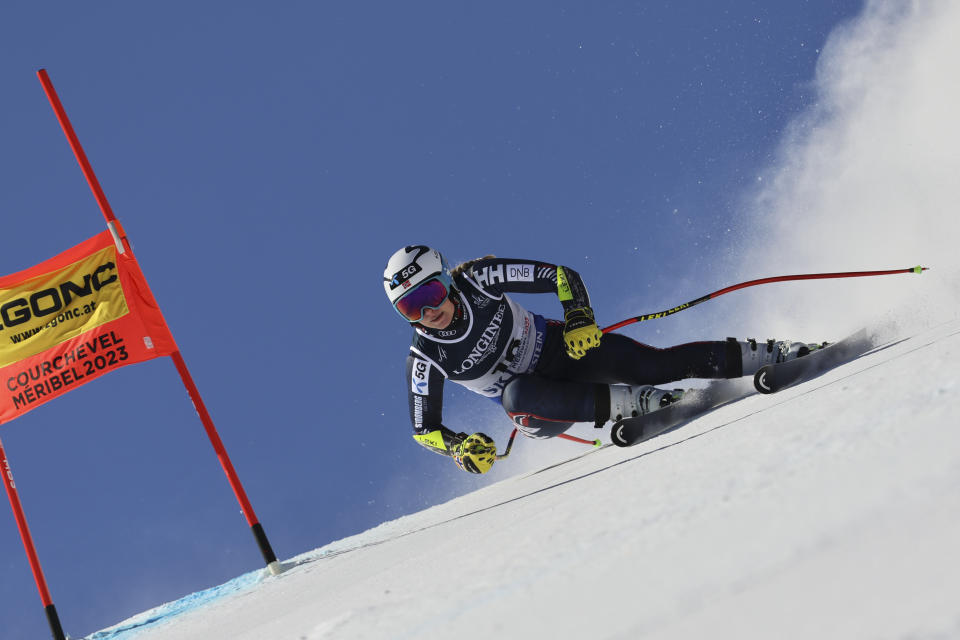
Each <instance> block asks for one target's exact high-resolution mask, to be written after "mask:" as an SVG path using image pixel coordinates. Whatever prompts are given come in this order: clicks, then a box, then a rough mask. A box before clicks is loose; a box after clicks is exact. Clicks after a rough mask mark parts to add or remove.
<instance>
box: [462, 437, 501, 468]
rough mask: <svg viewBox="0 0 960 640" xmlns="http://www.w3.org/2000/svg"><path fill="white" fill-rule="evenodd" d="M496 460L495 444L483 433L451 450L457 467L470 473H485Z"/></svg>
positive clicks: (468, 438)
mask: <svg viewBox="0 0 960 640" xmlns="http://www.w3.org/2000/svg"><path fill="white" fill-rule="evenodd" d="M496 459H497V444H496V443H495V442H494V441H493V438H491V437H490V436H488V435H486V434H483V433H475V434H473V435H472V436H468V437H467V439H466V440H464V441H463V442H461V443H460V444H458V445H457V446H456V447H455V448H454V450H453V460H454V462H456V463H457V466H458V467H460V468H461V469H463V470H464V471H469V472H470V473H486V472H487V471H490V467H492V466H493V463H494V462H495V461H496Z"/></svg>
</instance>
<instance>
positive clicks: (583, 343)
mask: <svg viewBox="0 0 960 640" xmlns="http://www.w3.org/2000/svg"><path fill="white" fill-rule="evenodd" d="M469 271H470V275H472V276H473V278H474V279H475V280H476V282H477V283H478V284H479V285H481V286H482V287H484V288H485V289H488V290H493V291H495V292H498V293H499V292H506V293H549V292H555V293H556V294H557V297H558V298H559V299H560V304H562V305H563V319H564V328H563V342H564V344H566V346H567V355H569V356H570V357H571V358H573V359H575V360H576V359H579V358H582V357H583V356H585V355H586V353H587V351H589V350H590V349H593V348H594V347H597V346H599V345H600V338H601V337H603V334H602V333H601V332H600V328H599V327H597V321H596V320H595V319H594V317H593V309H591V308H590V294H588V293H587V287H586V285H584V284H583V279H582V278H581V277H580V274H579V273H577V272H576V271H574V270H573V269H571V268H570V267H563V266H556V265H552V264H549V263H546V262H537V261H534V260H516V259H509V258H481V259H480V260H477V261H475V262H473V263H472V264H470V266H469Z"/></svg>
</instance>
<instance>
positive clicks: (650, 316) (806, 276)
mask: <svg viewBox="0 0 960 640" xmlns="http://www.w3.org/2000/svg"><path fill="white" fill-rule="evenodd" d="M927 270H928V269H927V267H909V268H907V269H885V270H882V271H843V272H837V273H802V274H799V275H793V276H774V277H772V278H760V279H759V280H749V281H747V282H741V283H740V284H734V285H731V286H729V287H726V288H724V289H720V290H718V291H714V292H713V293H708V294H707V295H705V296H703V297H700V298H697V299H696V300H691V301H690V302H685V303H683V304H681V305H680V306H678V307H673V308H672V309H667V310H665V311H658V312H656V313H647V314H644V315H640V316H635V317H633V318H627V319H626V320H621V321H620V322H618V323H616V324H612V325H610V326H609V327H605V328H604V329H603V332H604V333H609V332H610V331H616V330H617V329H619V328H621V327H625V326H627V325H628V324H633V323H634V322H643V321H645V320H654V319H656V318H665V317H666V316H670V315H673V314H675V313H679V312H680V311H683V310H684V309H689V308H690V307H693V306H696V305H698V304H700V303H701V302H706V301H707V300H713V299H714V298H717V297H719V296H722V295H723V294H725V293H730V292H731V291H737V290H738V289H746V288H747V287H755V286H757V285H758V284H769V283H771V282H787V281H789V280H822V279H826V278H863V277H867V276H888V275H893V274H895V273H923V272H924V271H927Z"/></svg>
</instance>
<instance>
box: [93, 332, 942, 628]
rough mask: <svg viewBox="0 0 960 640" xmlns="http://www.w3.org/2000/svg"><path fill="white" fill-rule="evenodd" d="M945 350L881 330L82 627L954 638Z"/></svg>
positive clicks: (932, 341) (934, 339) (932, 336)
mask: <svg viewBox="0 0 960 640" xmlns="http://www.w3.org/2000/svg"><path fill="white" fill-rule="evenodd" d="M888 338H889V336H888ZM958 361H960V321H957V320H954V321H951V322H948V323H945V324H941V325H939V326H937V327H934V328H932V329H928V330H926V331H924V332H922V333H920V334H917V335H914V336H911V337H907V338H902V337H901V338H894V339H893V340H892V341H890V342H887V343H885V344H884V345H883V346H881V347H879V348H877V349H875V350H874V351H872V352H870V353H868V354H866V355H864V356H863V357H861V358H858V359H856V360H854V361H852V362H849V363H847V364H845V365H842V366H840V367H838V368H836V369H833V370H831V371H829V372H827V373H825V374H823V375H821V376H820V377H817V378H815V379H813V380H810V381H808V382H805V383H803V384H801V385H799V386H796V387H793V388H790V389H787V390H784V391H782V392H781V393H778V394H776V395H772V396H761V395H758V394H751V395H748V396H747V397H746V398H744V399H742V400H740V401H738V402H735V403H732V404H729V405H727V406H724V407H721V408H719V409H717V410H715V411H713V412H712V413H710V414H708V415H706V416H703V417H701V418H699V419H697V420H695V421H692V422H690V423H688V424H687V425H685V426H684V427H682V428H681V429H678V430H677V431H674V432H672V433H669V434H667V435H664V436H661V437H659V438H657V439H655V440H652V441H650V442H647V443H643V444H641V445H638V446H636V447H633V448H629V449H618V448H615V447H607V448H603V449H599V450H592V451H590V452H589V453H586V454H585V455H580V456H579V457H575V458H573V459H571V460H569V461H566V462H563V463H561V464H557V465H554V466H551V467H548V468H545V469H541V470H538V471H535V472H530V473H525V474H522V475H518V476H515V477H512V478H509V479H507V480H504V481H502V482H499V483H497V484H494V485H491V486H488V487H485V488H483V489H480V490H478V491H476V492H474V493H471V494H469V495H465V496H463V497H460V498H457V499H455V500H452V501H450V502H448V503H446V504H443V505H440V506H437V507H433V508H430V509H427V510H425V511H422V512H420V513H417V514H414V515H410V516H407V517H403V518H400V519H398V520H395V521H392V522H387V523H384V524H382V525H381V526H379V527H376V528H374V529H371V530H370V531H367V532H365V533H362V534H360V535H357V536H354V537H351V538H347V539H345V540H341V541H339V542H335V543H333V544H330V545H327V546H325V547H322V548H320V549H317V550H315V551H313V552H310V553H307V554H304V555H302V556H299V557H297V558H293V559H291V560H289V561H288V562H287V563H285V564H286V565H287V566H288V567H289V568H288V569H287V570H286V571H285V572H284V573H282V574H281V575H279V576H267V575H265V571H256V572H253V573H251V574H247V575H246V576H241V577H240V578H237V580H235V581H233V582H231V583H228V584H226V585H223V586H221V587H217V588H215V589H211V590H208V591H205V592H202V593H200V594H195V595H194V596H191V597H189V598H185V599H184V600H182V601H179V602H174V603H170V604H168V605H165V606H163V607H160V608H158V609H156V610H154V611H151V612H147V613H145V614H142V615H140V616H137V617H135V618H132V619H131V620H128V621H127V622H125V623H123V624H121V625H119V626H118V627H116V628H114V629H111V630H105V631H102V632H99V633H97V634H94V635H93V636H90V637H91V638H96V639H97V640H101V639H109V640H123V639H127V638H138V639H142V640H194V639H196V640H201V639H202V640H216V639H221V638H222V639H230V640H322V639H328V638H338V639H339V638H370V639H379V638H392V639H401V638H403V639H426V638H438V639H439V638H444V639H447V638H460V639H464V638H491V637H499V638H624V639H626V638H631V639H633V638H647V637H648V638H658V639H670V638H741V639H742V638H764V639H769V638H779V639H789V638H797V639H804V640H808V639H809V638H844V639H850V638H891V639H892V638H903V639H906V638H956V637H960V597H958V595H957V594H960V571H958V570H960V545H958V542H957V541H958V540H960V491H958V487H960V430H958V420H957V415H960V385H958V378H960V365H958ZM745 384H746V381H745ZM746 389H749V387H746ZM580 434H581V435H588V436H590V435H592V434H591V433H588V432H585V431H582V432H580ZM536 446H537V443H536V442H533V441H527V440H520V441H518V442H517V443H516V445H515V449H516V448H520V447H536ZM571 451H576V449H575V448H574V449H571ZM498 464H510V459H509V458H508V459H507V460H504V461H501V462H499V463H498Z"/></svg>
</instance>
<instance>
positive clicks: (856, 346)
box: [753, 329, 873, 393]
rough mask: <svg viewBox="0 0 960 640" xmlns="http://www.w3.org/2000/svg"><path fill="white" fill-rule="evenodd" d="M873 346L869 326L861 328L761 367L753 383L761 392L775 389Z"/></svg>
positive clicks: (850, 358) (823, 369)
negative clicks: (786, 359)
mask: <svg viewBox="0 0 960 640" xmlns="http://www.w3.org/2000/svg"><path fill="white" fill-rule="evenodd" d="M871 348H873V340H872V339H871V338H870V336H869V334H868V333H867V331H866V329H861V330H860V331H857V332H856V333H854V334H851V335H849V336H847V337H846V338H844V339H843V340H841V341H839V342H836V343H834V344H831V345H827V346H826V347H824V348H823V349H817V350H816V351H814V352H812V353H810V354H808V355H805V356H803V357H800V358H795V359H793V360H788V361H787V362H780V363H777V364H768V365H766V366H763V367H760V370H759V371H757V372H756V373H755V374H754V376H753V386H754V387H755V388H756V389H757V391H759V392H760V393H776V392H777V391H780V390H781V389H785V388H787V387H789V386H792V385H794V384H796V383H798V382H801V381H803V380H806V379H808V378H812V377H815V376H817V375H818V374H821V373H823V372H825V371H828V370H829V369H832V368H834V367H836V366H837V365H840V364H843V363H844V362H847V361H849V360H852V359H853V358H855V357H856V356H859V355H860V354H862V353H865V352H867V351H869V350H870V349H871Z"/></svg>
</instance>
